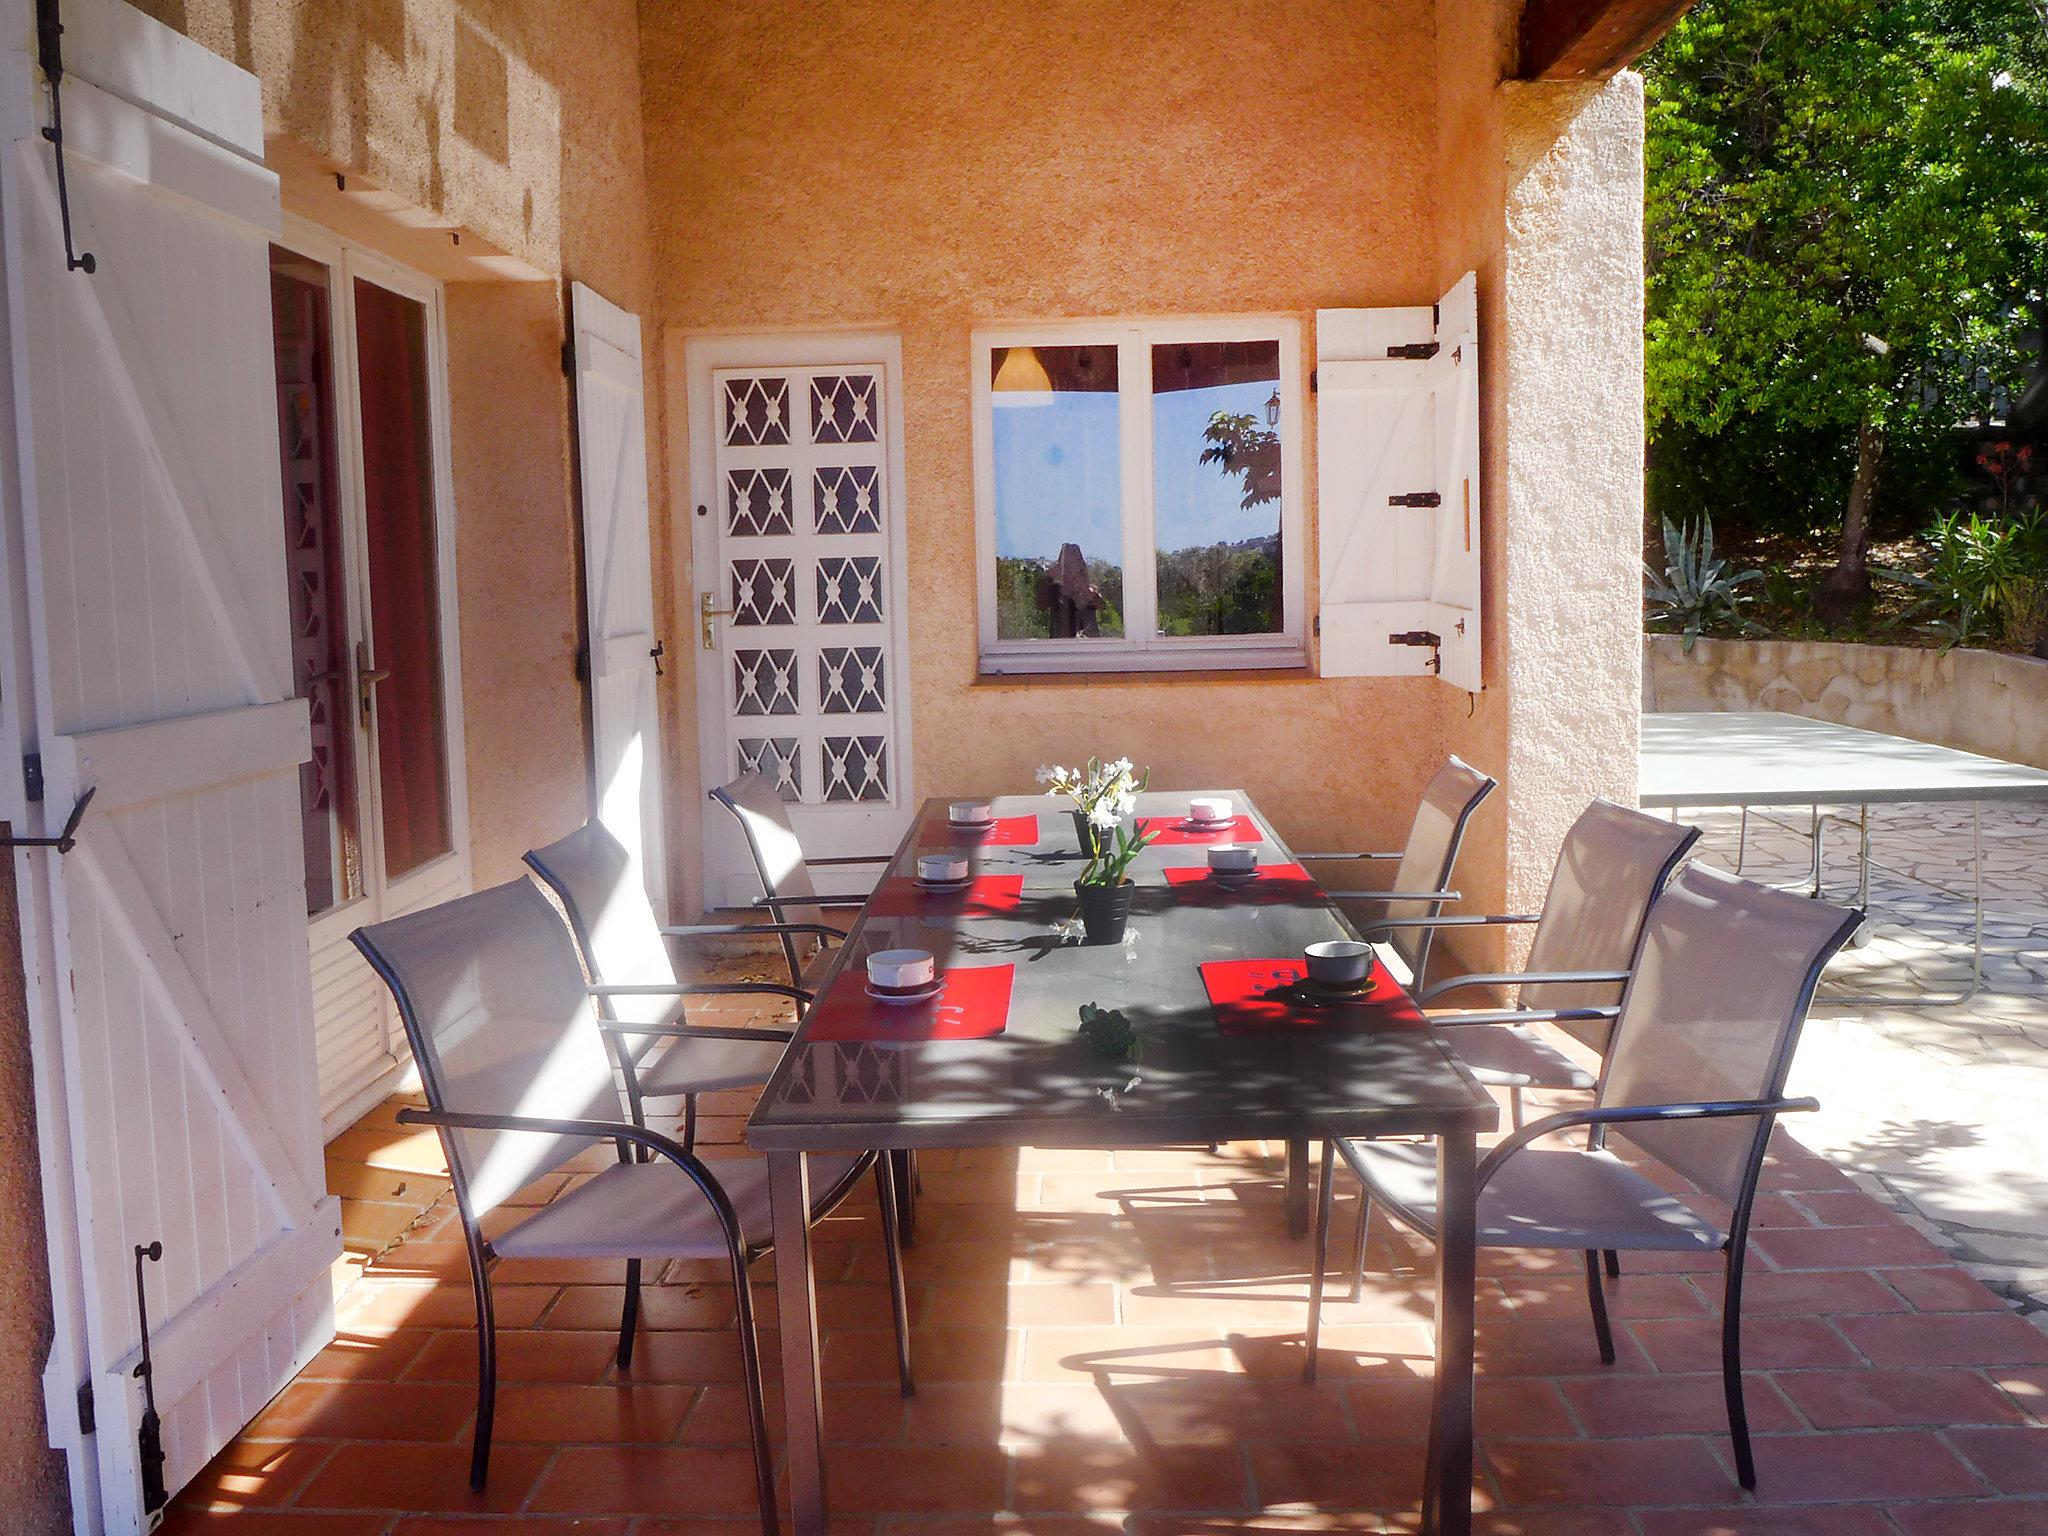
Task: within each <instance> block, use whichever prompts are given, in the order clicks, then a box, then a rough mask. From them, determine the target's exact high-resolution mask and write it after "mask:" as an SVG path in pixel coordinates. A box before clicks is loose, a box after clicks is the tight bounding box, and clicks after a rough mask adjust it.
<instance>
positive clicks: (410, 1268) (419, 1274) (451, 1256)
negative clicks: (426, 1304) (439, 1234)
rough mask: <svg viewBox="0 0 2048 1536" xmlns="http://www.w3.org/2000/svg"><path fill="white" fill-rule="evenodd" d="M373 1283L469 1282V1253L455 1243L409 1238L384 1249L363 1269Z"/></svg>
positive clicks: (435, 1239)
mask: <svg viewBox="0 0 2048 1536" xmlns="http://www.w3.org/2000/svg"><path fill="white" fill-rule="evenodd" d="M363 1273H364V1274H365V1275H366V1276H368V1277H370V1278H371V1279H375V1280H446V1281H456V1282H460V1283H462V1284H463V1285H467V1284H468V1282H469V1250H468V1249H467V1248H466V1247H465V1246H464V1245H463V1244H462V1243H460V1242H458V1241H451V1240H442V1239H439V1238H431V1239H417V1238H416V1239H412V1240H409V1241H407V1242H403V1243H400V1244H398V1245H397V1246H396V1247H393V1248H388V1249H386V1250H385V1251H384V1252H383V1253H380V1254H378V1255H377V1256H376V1258H374V1259H372V1260H371V1261H370V1262H369V1264H367V1265H366V1266H365V1267H364V1270H363Z"/></svg>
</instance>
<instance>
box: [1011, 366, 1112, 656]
mask: <svg viewBox="0 0 2048 1536" xmlns="http://www.w3.org/2000/svg"><path fill="white" fill-rule="evenodd" d="M989 368H990V385H991V394H990V402H991V405H992V407H993V409H992V410H991V411H990V415H991V417H992V418H993V420H994V441H993V445H992V446H993V451H994V455H995V482H996V484H995V491H996V638H997V639H999V640H1045V639H1057V640H1064V639H1071V638H1073V637H1074V636H1077V635H1106V636H1115V637H1118V638H1121V637H1122V635H1123V632H1124V617H1123V611H1124V572H1123V549H1124V529H1123V501H1122V474H1123V469H1122V464H1121V457H1122V455H1121V452H1120V449H1119V443H1120V439H1121V433H1120V430H1119V427H1118V423H1117V395H1116V388H1117V379H1116V348H1115V347H1113V346H1102V347H997V348H996V349H995V352H994V355H993V356H992V357H991V358H990V361H989Z"/></svg>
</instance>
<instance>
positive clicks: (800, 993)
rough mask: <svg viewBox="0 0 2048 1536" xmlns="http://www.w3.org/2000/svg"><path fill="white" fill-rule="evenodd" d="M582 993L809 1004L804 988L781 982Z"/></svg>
mask: <svg viewBox="0 0 2048 1536" xmlns="http://www.w3.org/2000/svg"><path fill="white" fill-rule="evenodd" d="M583 990H584V991H586V992H588V993H589V994H590V995H591V996H592V997H722V996H724V995H726V994H727V993H733V994H737V995H746V994H749V993H751V994H755V995H759V994H763V993H766V994H770V995H773V996H775V997H787V998H790V999H792V1000H793V1001H795V1002H799V1003H808V1002H809V1001H810V1000H811V994H810V993H809V992H808V991H806V990H805V989H804V988H802V987H792V986H789V985H788V984H786V983H784V982H780V981H687V982H647V983H645V984H644V985H634V986H617V987H604V986H598V987H585V988H584V989H583Z"/></svg>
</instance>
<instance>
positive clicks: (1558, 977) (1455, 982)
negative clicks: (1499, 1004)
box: [1367, 929, 1629, 1003]
mask: <svg viewBox="0 0 2048 1536" xmlns="http://www.w3.org/2000/svg"><path fill="white" fill-rule="evenodd" d="M1371 931H1372V930H1370V929H1368V930H1367V932H1371ZM1628 978H1629V973H1628V972H1627V971H1497V972H1495V971H1489V972H1483V973H1482V972H1475V973H1473V974H1471V975H1469V976H1446V977H1445V978H1444V979H1443V980H1442V981H1439V982H1437V983H1436V984H1435V985H1433V986H1429V987H1425V988H1423V990H1422V991H1420V992H1418V993H1416V994H1415V1001H1416V1002H1418V1003H1428V1002H1430V1001H1432V1000H1434V999H1435V998H1438V997H1441V996H1442V995H1443V994H1444V993H1446V992H1456V991H1459V990H1461V989H1463V988H1465V987H1516V986H1522V985H1524V984H1526V983H1528V982H1538V983H1542V984H1545V985H1548V984H1550V983H1553V982H1601V981H1627V980H1628Z"/></svg>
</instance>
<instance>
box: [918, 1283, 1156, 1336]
mask: <svg viewBox="0 0 2048 1536" xmlns="http://www.w3.org/2000/svg"><path fill="white" fill-rule="evenodd" d="M881 1317H882V1319H883V1321H884V1322H886V1321H887V1318H888V1313H887V1312H886V1311H885V1312H883V1313H882V1314H881ZM1116 1320H1117V1292H1116V1287H1115V1286H1114V1285H1111V1284H1109V1283H1108V1282H1106V1281H1095V1282H1083V1283H1081V1284H1077V1285H1003V1284H999V1283H994V1282H982V1283H972V1282H954V1283H951V1284H941V1285H935V1286H933V1287H931V1291H930V1296H929V1299H928V1301H927V1305H926V1311H925V1313H924V1322H925V1324H926V1325H927V1326H929V1327H935V1328H938V1327H967V1328H1043V1327H1086V1326H1089V1325H1093V1324H1103V1323H1114V1322H1115V1321H1116Z"/></svg>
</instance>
